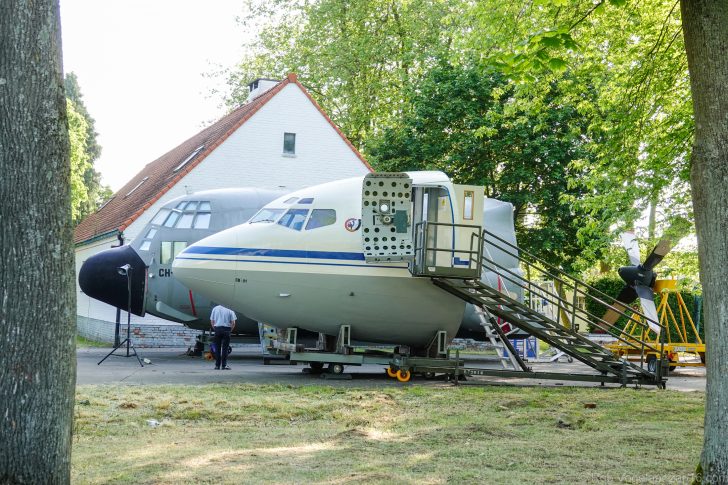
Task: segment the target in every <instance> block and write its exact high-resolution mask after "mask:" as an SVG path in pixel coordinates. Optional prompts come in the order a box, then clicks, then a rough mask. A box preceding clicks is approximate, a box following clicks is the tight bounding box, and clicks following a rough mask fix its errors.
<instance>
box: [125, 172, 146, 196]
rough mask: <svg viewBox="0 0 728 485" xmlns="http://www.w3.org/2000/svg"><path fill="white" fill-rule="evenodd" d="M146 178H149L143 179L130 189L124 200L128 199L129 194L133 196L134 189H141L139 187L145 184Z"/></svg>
mask: <svg viewBox="0 0 728 485" xmlns="http://www.w3.org/2000/svg"><path fill="white" fill-rule="evenodd" d="M148 178H149V177H144V178H143V179H142V181H141V182H139V183H138V184H136V185H135V186H134V188H133V189H131V190H130V191H129V193H128V194H126V195H125V196H124V198H125V199H126V198H127V197H129V196H130V195H131V194H133V193H134V191H135V190H136V189H138V188H139V187H141V186H142V184H143V183H144V182H146V181H147V179H148Z"/></svg>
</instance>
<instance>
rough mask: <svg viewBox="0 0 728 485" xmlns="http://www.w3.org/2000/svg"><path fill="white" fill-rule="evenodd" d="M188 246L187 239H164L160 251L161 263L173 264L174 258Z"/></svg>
mask: <svg viewBox="0 0 728 485" xmlns="http://www.w3.org/2000/svg"><path fill="white" fill-rule="evenodd" d="M186 247H187V243H186V242H185V241H162V244H161V248H160V249H161V250H160V252H159V263H160V264H172V261H174V258H176V257H177V255H178V254H179V253H181V252H182V250H183V249H184V248H186Z"/></svg>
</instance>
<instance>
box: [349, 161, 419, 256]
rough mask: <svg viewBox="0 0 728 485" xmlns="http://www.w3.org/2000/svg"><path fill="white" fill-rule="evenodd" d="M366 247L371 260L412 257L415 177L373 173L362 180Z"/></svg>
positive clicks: (363, 232)
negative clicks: (413, 182)
mask: <svg viewBox="0 0 728 485" xmlns="http://www.w3.org/2000/svg"><path fill="white" fill-rule="evenodd" d="M361 221H362V231H361V235H362V248H363V249H364V258H365V260H366V262H367V263H375V262H392V261H411V260H412V259H413V258H414V243H413V241H412V179H410V178H409V176H408V175H407V174H406V173H370V174H368V175H367V176H366V177H364V181H363V183H362V218H361Z"/></svg>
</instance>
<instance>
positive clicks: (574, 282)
mask: <svg viewBox="0 0 728 485" xmlns="http://www.w3.org/2000/svg"><path fill="white" fill-rule="evenodd" d="M486 235H488V236H491V237H493V238H494V239H496V240H498V241H500V242H502V243H504V244H505V245H506V246H508V247H510V248H512V249H513V250H515V251H517V253H516V254H513V253H512V252H510V251H508V250H507V249H505V248H503V247H501V246H500V245H495V244H493V242H492V241H487V240H486ZM486 243H487V244H490V245H492V246H494V247H496V248H497V249H499V250H500V251H503V252H504V253H505V254H507V255H509V256H511V257H514V258H516V259H517V260H518V261H519V262H521V263H523V264H525V265H526V268H527V270H530V268H534V269H536V270H538V271H540V272H541V273H543V274H546V275H548V276H550V277H551V278H553V279H554V280H555V281H559V282H560V283H562V284H563V285H565V286H566V287H567V288H573V291H574V298H573V299H574V302H572V303H571V305H570V306H571V310H572V321H575V320H576V313H577V307H576V304H575V302H576V295H577V293H578V294H580V295H583V296H584V297H585V298H589V299H591V300H592V301H596V302H597V303H599V304H600V305H603V306H604V307H606V308H608V309H610V310H613V311H614V312H616V313H617V314H618V315H620V316H623V317H625V318H627V319H628V320H631V321H633V322H636V323H637V324H638V325H639V326H641V327H642V328H643V329H649V325H648V324H647V323H646V322H647V321H650V322H654V320H652V319H650V318H648V317H647V316H646V315H644V314H642V313H641V312H638V311H635V310H634V309H632V308H630V313H631V315H628V314H627V313H625V310H626V308H628V305H624V304H623V303H622V302H619V303H618V306H619V307H620V308H624V309H625V310H622V309H620V308H617V307H616V306H614V305H612V304H610V303H607V302H606V301H603V300H602V299H601V298H597V296H595V295H594V294H593V293H596V294H597V295H599V296H601V297H603V298H606V299H607V300H610V301H612V302H618V300H617V299H616V298H614V297H611V296H609V295H607V294H606V293H604V292H602V291H600V290H598V289H597V288H594V287H593V286H591V285H589V284H588V283H586V282H584V281H582V280H580V279H578V278H575V277H573V276H571V275H569V274H567V273H565V272H564V271H562V270H560V269H559V268H556V267H555V266H554V265H552V264H549V263H548V262H546V261H544V260H543V259H541V258H539V257H538V256H535V255H533V254H531V253H530V252H528V251H526V250H524V249H522V248H519V247H517V246H515V245H514V244H512V243H510V242H509V241H506V240H505V239H503V238H502V237H500V236H498V235H497V234H494V233H492V232H490V231H488V230H486V229H484V230H483V235H482V244H483V245H485V244H486ZM521 254H525V255H527V256H528V257H529V258H532V259H533V260H535V261H537V262H539V263H540V264H542V265H543V266H544V267H545V268H547V269H548V270H551V271H548V270H547V269H541V268H538V266H536V265H535V264H533V263H532V262H531V261H528V260H526V259H525V258H524V257H523V256H521ZM487 263H489V264H491V265H494V266H498V267H499V268H501V269H503V270H505V271H507V272H509V273H511V274H513V275H514V276H516V277H517V278H519V279H523V277H522V276H520V275H516V274H514V273H513V272H512V271H510V270H509V269H508V268H505V267H503V266H501V265H500V264H498V263H496V262H495V261H492V260H490V261H487ZM552 272H554V273H557V274H559V275H561V276H563V277H564V278H566V279H567V280H566V281H565V280H564V279H563V278H561V277H559V276H556V275H554V274H552ZM506 278H507V277H506ZM507 279H509V280H510V281H512V282H513V283H515V284H517V285H518V286H520V287H521V288H524V289H526V290H528V291H529V292H530V293H533V292H532V291H531V290H530V289H529V288H530V282H529V287H525V286H523V285H521V284H519V283H518V282H516V281H513V280H511V279H510V278H507ZM568 280H570V281H568ZM580 285H581V286H582V287H583V288H586V289H587V290H589V291H590V292H593V293H588V292H586V291H584V290H583V289H581V288H579V286H580ZM542 291H545V290H542ZM552 296H555V297H556V298H557V302H560V304H564V308H566V307H567V306H568V305H569V302H568V301H566V300H565V299H563V298H561V297H559V296H556V295H553V294H552ZM549 301H550V300H549ZM550 302H551V303H554V302H553V301H550ZM582 311H583V313H584V314H585V315H586V316H588V317H593V318H595V319H597V320H598V322H599V323H597V324H601V325H600V326H602V325H604V324H606V325H607V326H608V327H609V328H610V329H613V330H615V331H616V332H618V335H614V334H613V333H612V335H613V336H614V337H615V338H617V339H618V340H619V341H621V342H623V343H625V344H627V345H630V346H631V347H632V348H634V349H639V350H640V355H641V358H640V365H642V364H643V362H644V354H645V349H646V348H647V349H649V350H651V351H653V352H658V353H659V355H660V361H661V365H660V367H659V368H658V370H657V372H656V375H657V378H658V379H660V378H661V373H662V363H663V361H664V358H665V333H666V331H667V328H666V326H664V325H662V324H661V323H660V322H654V323H655V324H656V325H657V326H659V327H660V329H661V331H660V349H659V351H658V349H657V348H655V347H653V346H652V345H650V343H648V342H646V341H644V340H643V339H641V338H636V337H635V336H634V335H629V334H627V333H626V332H625V331H624V329H619V328H617V327H616V326H614V325H612V324H610V323H609V322H607V321H605V320H604V319H603V318H602V317H598V316H596V315H593V314H591V313H590V312H588V311H586V310H582ZM567 313H568V311H567ZM634 315H638V316H640V317H642V318H643V319H644V321H642V320H640V319H636V318H635V317H634ZM643 333H644V332H643ZM625 335H626V336H627V337H628V338H629V339H630V340H632V341H633V342H630V341H628V340H625V339H624V338H622V336H625Z"/></svg>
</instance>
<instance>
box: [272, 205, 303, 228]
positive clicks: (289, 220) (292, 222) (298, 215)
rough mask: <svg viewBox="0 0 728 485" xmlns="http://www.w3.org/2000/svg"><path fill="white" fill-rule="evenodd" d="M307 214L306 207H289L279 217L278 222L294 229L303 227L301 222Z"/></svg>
mask: <svg viewBox="0 0 728 485" xmlns="http://www.w3.org/2000/svg"><path fill="white" fill-rule="evenodd" d="M306 216H308V209H291V210H289V211H288V212H286V213H285V214H283V217H281V218H280V220H279V221H278V224H279V225H281V226H284V227H287V228H289V229H293V230H294V231H300V230H301V229H303V223H304V222H305V221H306Z"/></svg>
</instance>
